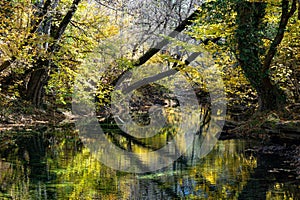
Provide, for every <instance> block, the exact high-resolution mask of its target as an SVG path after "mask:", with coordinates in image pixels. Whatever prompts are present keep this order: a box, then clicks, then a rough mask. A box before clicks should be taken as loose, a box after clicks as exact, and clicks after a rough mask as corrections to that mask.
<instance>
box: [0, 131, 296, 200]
mask: <svg viewBox="0 0 300 200" xmlns="http://www.w3.org/2000/svg"><path fill="white" fill-rule="evenodd" d="M194 145H197V143H194ZM256 146H257V142H254V141H246V140H220V141H218V142H217V144H216V145H215V147H214V149H213V150H212V151H211V152H210V153H209V154H208V155H207V156H205V157H204V158H195V156H194V155H195V154H194V153H195V152H193V151H197V148H195V147H191V148H190V149H189V150H188V151H187V153H186V154H185V155H183V156H181V157H180V158H179V159H178V160H177V161H176V162H174V163H173V164H171V165H170V166H167V167H165V168H163V169H161V170H158V171H156V172H151V173H150V172H149V173H144V174H132V173H125V172H120V171H116V170H113V169H111V168H109V167H106V166H105V165H103V164H101V163H100V162H99V161H98V160H97V158H96V157H95V156H94V155H93V154H92V153H91V152H90V151H89V149H88V148H86V147H85V146H84V145H83V143H82V142H81V139H80V138H79V136H78V133H77V132H76V131H73V130H62V129H57V130H51V131H41V132H33V131H19V132H11V133H1V140H0V157H1V159H0V199H21V200H26V199H150V200H152V199H280V200H281V199H299V198H300V196H299V194H300V192H299V191H300V184H299V179H296V175H295V171H294V169H293V166H290V164H289V163H287V162H286V161H285V160H284V158H281V157H278V156H272V154H270V155H266V154H257V153H256V152H255V151H253V149H255V147H256Z"/></svg>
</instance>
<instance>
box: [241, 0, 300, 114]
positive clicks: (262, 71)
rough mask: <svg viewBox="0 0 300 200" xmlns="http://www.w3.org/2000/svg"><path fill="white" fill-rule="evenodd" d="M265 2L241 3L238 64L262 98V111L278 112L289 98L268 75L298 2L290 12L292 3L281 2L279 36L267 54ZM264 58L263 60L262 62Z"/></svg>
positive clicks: (286, 0) (260, 105) (260, 99)
mask: <svg viewBox="0 0 300 200" xmlns="http://www.w3.org/2000/svg"><path fill="white" fill-rule="evenodd" d="M266 5H267V3H265V2H248V1H239V2H238V3H237V5H236V9H237V19H236V21H237V25H238V28H237V31H236V40H237V49H238V55H237V57H238V60H239V63H240V65H241V67H242V69H243V71H244V73H245V76H246V77H247V79H248V80H249V81H250V84H251V85H252V86H253V87H254V89H255V90H256V91H257V93H258V96H259V108H260V110H262V111H264V110H277V109H280V108H281V107H282V105H284V104H285V103H286V95H285V93H284V91H283V90H282V89H280V88H279V87H278V85H275V84H274V83H273V82H272V80H271V78H270V75H269V70H270V66H271V61H272V59H273V57H274V56H275V54H276V51H277V47H278V45H279V44H280V43H281V41H282V38H283V35H284V31H285V28H286V26H287V23H288V20H289V18H290V17H291V16H292V15H293V13H294V12H295V10H296V0H294V1H293V3H292V7H291V10H290V11H288V7H289V1H288V0H282V15H281V21H280V24H279V27H278V31H277V34H276V36H275V38H274V39H273V41H272V43H271V45H270V47H269V49H268V50H266V49H264V47H263V41H262V34H263V31H264V30H265V29H266V26H265V24H264V22H263V19H264V17H265V9H266ZM262 58H263V59H262Z"/></svg>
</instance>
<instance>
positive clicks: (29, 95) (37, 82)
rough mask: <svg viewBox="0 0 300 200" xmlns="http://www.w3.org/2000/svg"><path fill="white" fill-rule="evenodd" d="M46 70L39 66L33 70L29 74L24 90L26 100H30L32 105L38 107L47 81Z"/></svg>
mask: <svg viewBox="0 0 300 200" xmlns="http://www.w3.org/2000/svg"><path fill="white" fill-rule="evenodd" d="M48 77H49V76H48V72H47V70H46V69H44V68H41V69H37V70H35V71H33V72H32V73H31V75H30V79H29V82H28V84H27V90H26V94H25V95H26V100H28V101H30V102H31V103H32V104H33V105H34V106H36V107H40V106H41V104H42V102H43V97H44V94H45V89H44V86H45V85H46V83H47V81H48Z"/></svg>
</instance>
